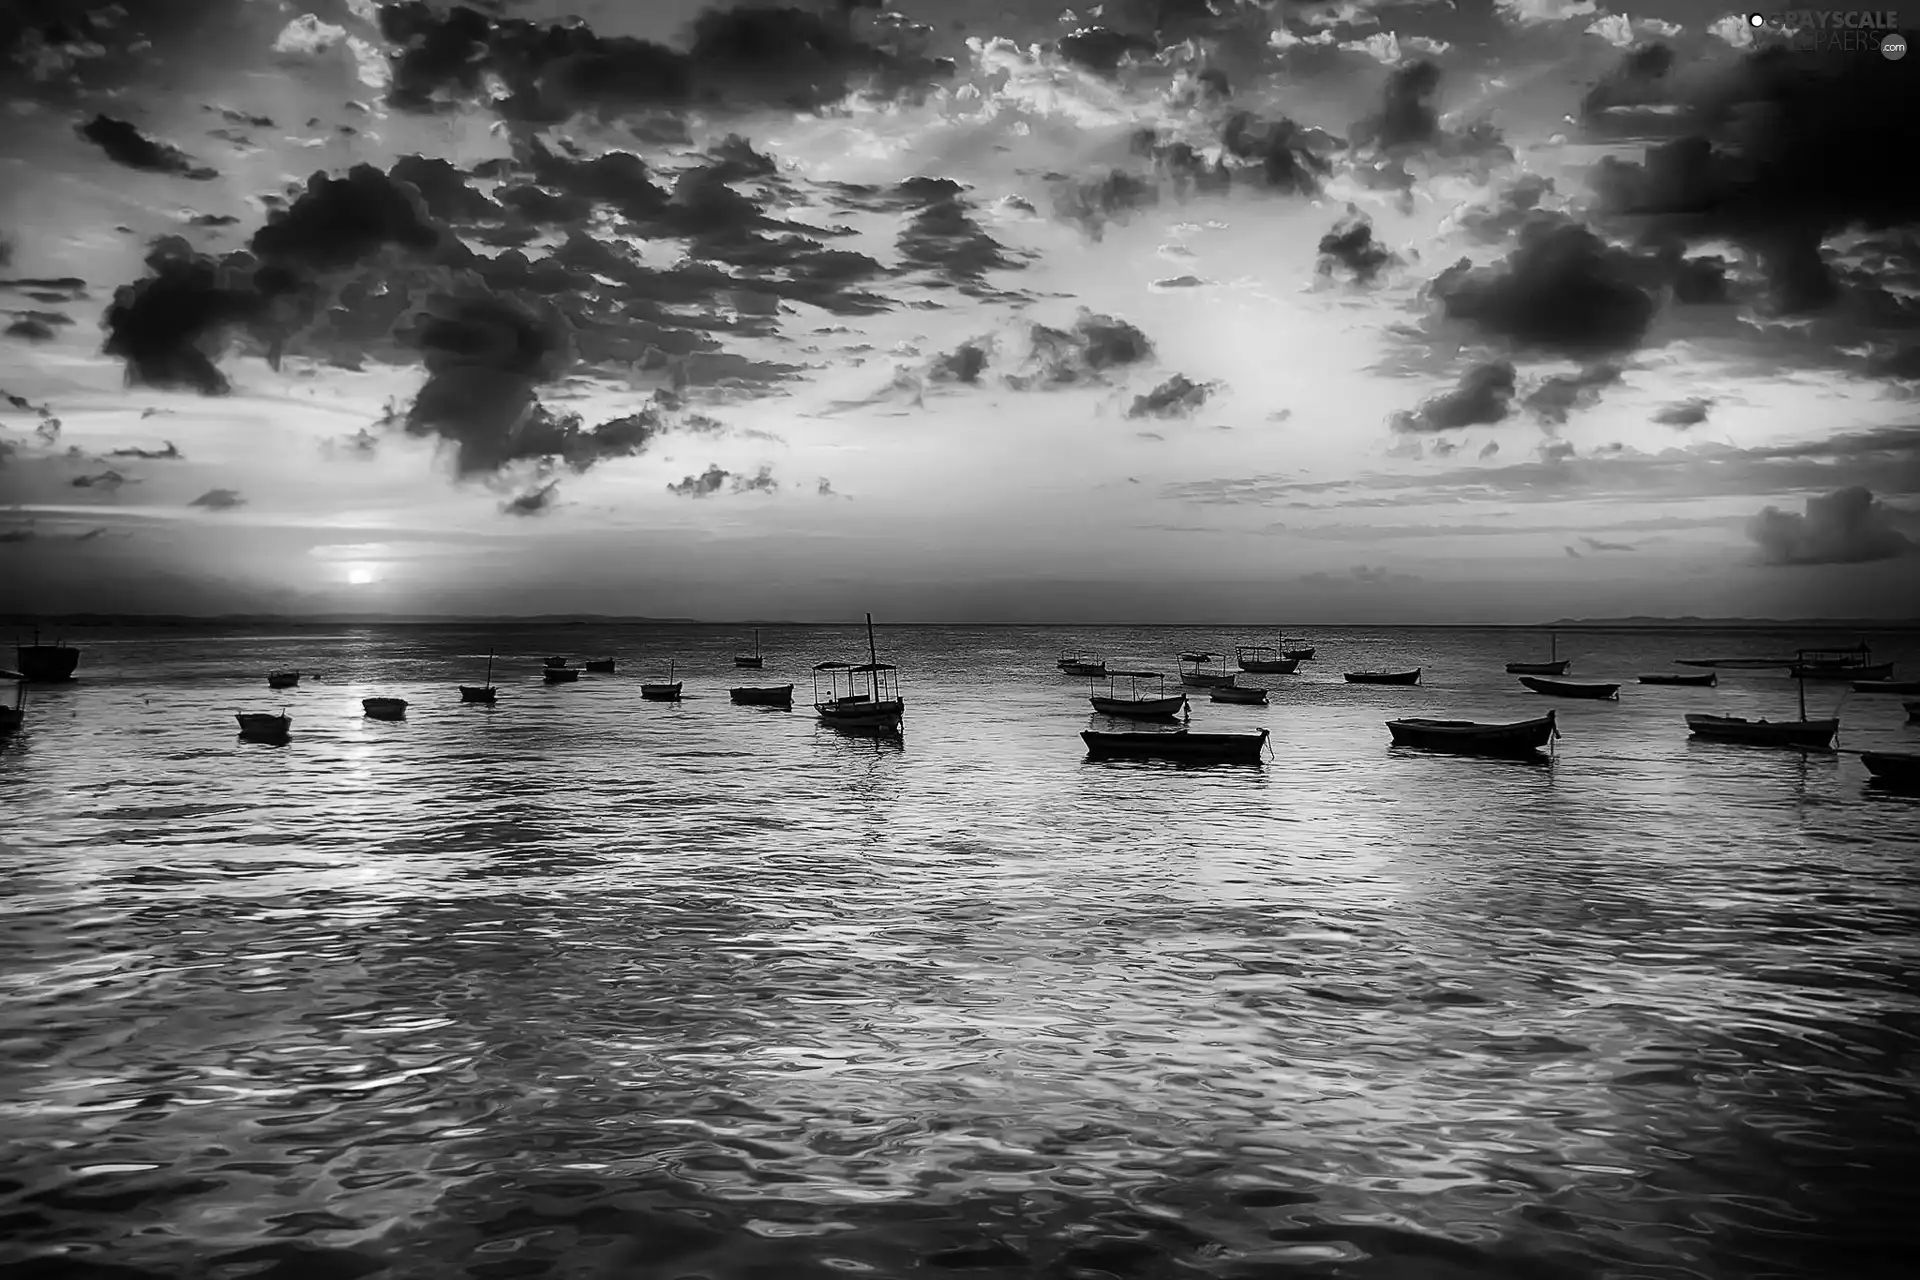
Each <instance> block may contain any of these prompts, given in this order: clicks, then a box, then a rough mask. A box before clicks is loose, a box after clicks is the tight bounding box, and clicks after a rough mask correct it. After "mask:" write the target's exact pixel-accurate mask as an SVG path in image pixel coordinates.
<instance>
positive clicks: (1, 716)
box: [0, 680, 27, 735]
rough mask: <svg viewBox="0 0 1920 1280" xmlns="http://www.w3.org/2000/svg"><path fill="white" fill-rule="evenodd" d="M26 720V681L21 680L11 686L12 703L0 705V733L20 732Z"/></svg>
mask: <svg viewBox="0 0 1920 1280" xmlns="http://www.w3.org/2000/svg"><path fill="white" fill-rule="evenodd" d="M26 722H27V682H26V681H25V680H22V681H20V682H18V683H17V684H15V685H14V687H13V705H12V706H10V707H0V735H4V734H9V733H18V732H20V727H21V726H22V725H24V724H25V723H26Z"/></svg>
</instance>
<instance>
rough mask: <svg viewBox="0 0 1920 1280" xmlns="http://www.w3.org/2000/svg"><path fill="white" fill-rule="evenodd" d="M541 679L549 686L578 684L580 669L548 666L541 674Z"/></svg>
mask: <svg viewBox="0 0 1920 1280" xmlns="http://www.w3.org/2000/svg"><path fill="white" fill-rule="evenodd" d="M540 678H541V679H543V680H545V681H546V682H547V683H548V684H578V683H579V681H580V668H578V667H555V666H548V667H546V668H545V669H544V670H542V671H541V672H540Z"/></svg>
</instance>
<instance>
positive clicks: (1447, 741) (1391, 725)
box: [1387, 711, 1560, 758]
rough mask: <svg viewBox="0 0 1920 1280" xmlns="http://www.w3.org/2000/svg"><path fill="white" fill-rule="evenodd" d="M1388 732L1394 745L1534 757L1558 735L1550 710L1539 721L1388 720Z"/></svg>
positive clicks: (1471, 753)
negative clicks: (1510, 722)
mask: <svg viewBox="0 0 1920 1280" xmlns="http://www.w3.org/2000/svg"><path fill="white" fill-rule="evenodd" d="M1387 732H1388V733H1391V734H1392V735H1393V745H1394V746H1396V747H1420V748H1422V749H1424V750H1427V751H1450V752H1453V753H1454V754H1456V755H1470V756H1517V757H1522V758H1525V757H1529V756H1537V755H1538V754H1539V753H1540V751H1541V749H1542V748H1543V747H1545V746H1547V744H1548V743H1550V742H1552V741H1553V739H1555V738H1557V737H1559V736H1560V727H1559V725H1558V724H1556V723H1555V721H1554V713H1553V712H1551V711H1549V712H1547V714H1546V715H1544V716H1542V717H1541V718H1540V719H1538V720H1519V721H1515V722H1514V723H1512V724H1477V723H1475V722H1474V721H1472V720H1428V719H1413V720H1389V721H1387Z"/></svg>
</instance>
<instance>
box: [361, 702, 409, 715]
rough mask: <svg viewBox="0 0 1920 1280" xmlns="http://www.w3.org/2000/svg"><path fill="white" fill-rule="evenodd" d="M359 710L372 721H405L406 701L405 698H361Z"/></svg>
mask: <svg viewBox="0 0 1920 1280" xmlns="http://www.w3.org/2000/svg"><path fill="white" fill-rule="evenodd" d="M360 710H361V711H362V712H364V713H365V714H366V715H367V716H368V717H369V718H371V719H374V720H405V719H406V718H407V700H406V699H405V698H362V699H360Z"/></svg>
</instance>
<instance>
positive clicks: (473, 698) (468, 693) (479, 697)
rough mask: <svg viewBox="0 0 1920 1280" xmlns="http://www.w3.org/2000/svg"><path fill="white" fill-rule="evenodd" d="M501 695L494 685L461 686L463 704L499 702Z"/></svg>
mask: <svg viewBox="0 0 1920 1280" xmlns="http://www.w3.org/2000/svg"><path fill="white" fill-rule="evenodd" d="M499 698H500V693H499V691H498V690H496V689H495V688H494V687H493V686H492V685H475V684H463V685H461V686H460V701H462V702H497V701H498V700H499Z"/></svg>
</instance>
